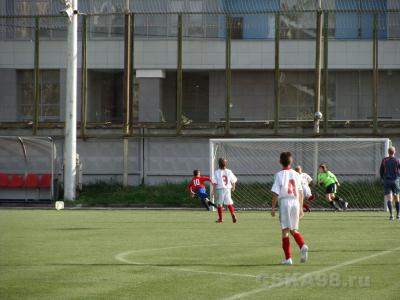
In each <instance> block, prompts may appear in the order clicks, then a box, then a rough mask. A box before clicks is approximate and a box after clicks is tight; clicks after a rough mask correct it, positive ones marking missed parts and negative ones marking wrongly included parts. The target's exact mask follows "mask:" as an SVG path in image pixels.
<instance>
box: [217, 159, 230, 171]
mask: <svg viewBox="0 0 400 300" xmlns="http://www.w3.org/2000/svg"><path fill="white" fill-rule="evenodd" d="M227 163H228V162H227V160H226V159H225V158H222V157H221V158H218V167H219V168H220V169H225V168H226V165H227Z"/></svg>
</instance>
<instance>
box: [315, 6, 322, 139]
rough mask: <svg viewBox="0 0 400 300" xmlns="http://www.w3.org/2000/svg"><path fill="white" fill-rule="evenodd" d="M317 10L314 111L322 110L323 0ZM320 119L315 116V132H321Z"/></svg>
mask: <svg viewBox="0 0 400 300" xmlns="http://www.w3.org/2000/svg"><path fill="white" fill-rule="evenodd" d="M318 2H319V8H318V11H317V26H316V27H317V35H316V41H315V48H316V49H315V83H314V84H315V88H314V112H320V111H321V57H322V55H321V52H322V51H321V46H322V9H321V0H320V1H318ZM319 123H320V119H319V118H317V117H316V116H314V134H319Z"/></svg>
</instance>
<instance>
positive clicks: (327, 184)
mask: <svg viewBox="0 0 400 300" xmlns="http://www.w3.org/2000/svg"><path fill="white" fill-rule="evenodd" d="M318 184H319V185H320V186H322V187H323V188H324V189H325V198H326V200H328V202H329V203H330V205H331V206H332V208H333V209H334V210H335V211H339V210H341V209H344V210H346V209H347V206H348V203H347V202H346V201H345V200H344V199H343V198H340V197H339V196H338V195H336V193H337V187H339V186H340V183H339V181H338V180H337V178H336V176H335V174H333V173H332V172H331V171H329V170H328V166H327V164H320V165H319V173H318ZM336 201H337V202H339V203H340V206H341V207H339V206H337V204H336Z"/></svg>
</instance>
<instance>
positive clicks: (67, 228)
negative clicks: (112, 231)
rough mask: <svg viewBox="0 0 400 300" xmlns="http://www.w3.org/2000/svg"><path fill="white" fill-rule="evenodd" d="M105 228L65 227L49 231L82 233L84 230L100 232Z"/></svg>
mask: <svg viewBox="0 0 400 300" xmlns="http://www.w3.org/2000/svg"><path fill="white" fill-rule="evenodd" d="M102 229H107V228H97V227H96V228H93V227H65V228H51V229H50V230H59V231H81V230H82V231H84V230H102Z"/></svg>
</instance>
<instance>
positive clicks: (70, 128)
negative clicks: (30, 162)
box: [64, 0, 78, 200]
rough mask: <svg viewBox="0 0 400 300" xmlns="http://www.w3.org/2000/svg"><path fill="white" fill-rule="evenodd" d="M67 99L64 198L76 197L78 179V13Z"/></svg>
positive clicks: (71, 28) (72, 27)
mask: <svg viewBox="0 0 400 300" xmlns="http://www.w3.org/2000/svg"><path fill="white" fill-rule="evenodd" d="M71 6H72V7H71V8H72V9H73V10H74V11H77V10H78V0H71ZM67 43H68V45H67V46H68V54H67V99H66V105H65V133H64V136H65V137H64V199H66V200H74V199H75V181H76V114H77V111H76V109H77V72H78V70H77V69H78V68H77V66H78V15H77V14H76V13H74V14H73V15H72V16H71V17H70V21H69V24H68V41H67Z"/></svg>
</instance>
